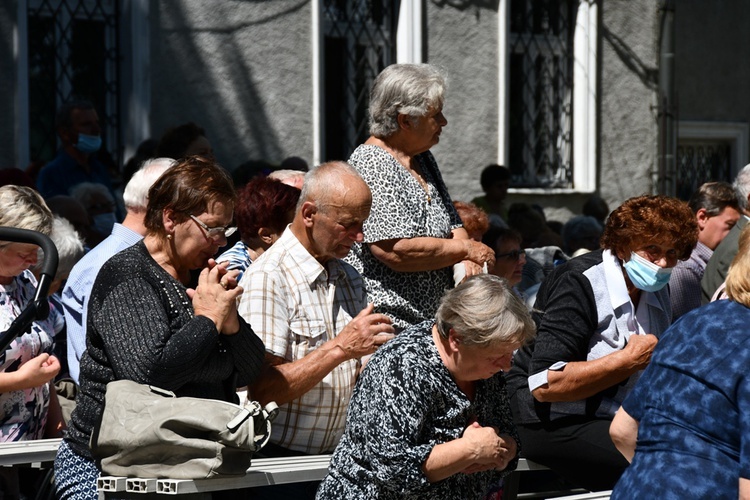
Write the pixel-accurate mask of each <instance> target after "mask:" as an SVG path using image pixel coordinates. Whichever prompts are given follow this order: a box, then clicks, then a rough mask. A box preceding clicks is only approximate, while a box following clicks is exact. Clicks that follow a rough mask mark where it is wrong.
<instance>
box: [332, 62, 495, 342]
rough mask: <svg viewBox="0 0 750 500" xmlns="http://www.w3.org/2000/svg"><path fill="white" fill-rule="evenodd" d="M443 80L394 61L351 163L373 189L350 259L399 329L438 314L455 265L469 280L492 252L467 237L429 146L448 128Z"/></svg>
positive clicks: (378, 85) (379, 82)
mask: <svg viewBox="0 0 750 500" xmlns="http://www.w3.org/2000/svg"><path fill="white" fill-rule="evenodd" d="M444 94H445V80H444V78H443V75H442V74H441V73H440V72H439V71H438V70H437V68H435V67H434V66H430V65H429V64H392V65H390V66H388V67H387V68H385V69H384V70H383V71H382V72H381V73H380V74H379V75H378V77H377V78H376V79H375V83H374V84H373V86H372V91H371V92H370V108H369V114H370V133H371V134H372V135H371V136H370V138H369V139H367V141H365V143H364V144H362V145H361V146H359V147H358V148H357V149H356V150H355V151H354V152H353V153H352V155H351V157H350V158H349V164H351V165H352V166H353V167H354V168H356V169H357V171H358V172H359V173H360V175H361V176H362V178H363V179H364V180H365V182H366V183H367V185H368V186H369V188H370V191H371V192H372V209H371V211H370V216H369V217H368V218H367V220H366V221H365V225H364V242H362V243H357V244H356V245H354V246H353V247H352V250H351V252H349V255H347V257H346V261H347V262H349V263H350V264H351V265H353V266H354V267H355V268H356V269H357V271H359V272H360V274H362V276H363V277H364V279H365V286H366V287H367V295H368V297H369V299H370V300H371V301H372V302H373V303H374V304H375V309H376V310H377V312H381V313H384V314H387V315H388V316H390V317H391V319H392V320H393V326H394V327H396V329H397V330H403V329H404V328H406V327H408V326H410V325H413V324H416V323H420V322H422V321H426V320H430V319H432V318H434V317H435V311H436V310H437V306H438V302H439V301H440V297H442V296H443V293H445V290H446V289H449V288H453V284H454V283H453V266H454V265H456V264H458V265H460V266H462V267H463V269H461V271H462V272H464V273H465V274H466V275H467V276H471V275H473V274H477V273H480V272H481V271H482V267H483V266H484V264H485V263H486V264H487V265H488V267H490V268H491V267H492V265H493V264H494V263H495V254H494V252H493V251H492V249H490V248H489V247H487V246H486V245H484V244H482V243H480V242H478V241H474V240H472V239H470V238H469V234H468V233H467V232H466V230H465V229H464V228H463V227H462V223H461V219H460V218H459V216H458V214H457V212H456V209H455V208H454V207H453V203H452V201H451V198H450V195H449V194H448V189H447V188H446V186H445V183H444V182H443V177H442V175H441V174H440V170H438V166H437V162H436V161H435V158H434V157H433V156H432V153H430V148H431V147H433V146H435V145H436V144H437V143H438V141H439V140H440V133H441V131H442V129H443V127H444V126H445V125H446V124H447V123H448V122H447V120H446V119H445V116H443V100H444Z"/></svg>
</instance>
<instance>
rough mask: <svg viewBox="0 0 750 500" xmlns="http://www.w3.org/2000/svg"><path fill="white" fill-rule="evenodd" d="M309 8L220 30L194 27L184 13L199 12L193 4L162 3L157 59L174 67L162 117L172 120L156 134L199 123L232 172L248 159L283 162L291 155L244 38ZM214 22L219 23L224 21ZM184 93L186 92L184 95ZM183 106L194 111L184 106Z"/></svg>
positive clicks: (227, 24) (297, 4) (209, 26)
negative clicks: (271, 116) (272, 116)
mask: <svg viewBox="0 0 750 500" xmlns="http://www.w3.org/2000/svg"><path fill="white" fill-rule="evenodd" d="M309 2H310V0H304V1H301V2H295V3H294V4H293V5H292V6H290V7H288V8H285V9H283V10H280V11H278V12H275V13H273V14H270V15H266V16H265V17H262V18H258V19H256V20H253V21H247V22H241V23H233V22H232V21H231V20H230V21H226V22H220V21H217V25H216V26H213V25H212V22H211V20H210V19H209V20H208V21H205V20H204V21H202V22H201V23H200V25H199V26H196V25H195V24H196V22H195V19H194V18H193V19H190V18H189V17H188V15H187V12H186V7H185V5H192V6H193V7H190V8H195V7H194V6H195V4H193V3H188V4H185V3H182V2H161V3H160V8H159V10H158V14H157V15H159V16H160V19H159V20H158V21H157V25H158V26H161V29H160V33H159V35H157V36H158V37H159V38H160V40H159V42H160V43H159V44H158V45H157V44H154V46H156V47H159V49H157V50H158V51H160V52H161V54H160V55H159V56H158V57H159V58H160V59H161V60H163V61H169V62H172V63H173V65H172V66H171V67H170V69H169V70H168V73H171V74H172V75H171V76H169V77H168V81H169V82H170V86H171V88H169V89H168V90H166V91H165V92H164V93H163V94H162V96H163V98H164V99H163V101H162V106H163V108H162V112H165V113H166V114H168V116H169V121H168V122H166V123H159V124H156V126H157V128H161V129H165V128H166V127H168V126H170V125H174V124H175V123H181V122H183V121H189V120H196V121H198V122H200V124H201V126H203V127H204V128H205V129H206V134H207V137H208V139H209V140H210V141H211V143H212V145H213V146H214V151H215V154H216V157H217V159H218V160H219V162H220V163H221V164H222V165H224V166H225V167H227V168H229V169H232V168H234V166H235V165H237V164H239V163H241V162H243V161H245V160H246V159H247V158H248V157H254V158H265V159H269V160H274V159H281V158H283V157H284V156H285V155H286V154H287V153H288V152H285V151H283V150H282V147H281V145H280V141H279V137H278V134H277V132H276V129H275V127H274V125H275V126H276V127H277V126H278V123H276V124H274V123H272V121H271V120H270V119H269V110H268V109H267V102H268V96H264V95H262V94H261V93H259V91H258V86H257V84H256V82H255V81H254V79H253V74H254V73H253V71H254V70H255V69H257V68H256V67H255V66H251V65H249V64H248V62H247V59H246V58H243V57H241V55H242V54H245V53H246V52H247V50H248V46H247V44H243V43H241V42H242V40H247V39H248V37H246V36H242V35H244V33H241V32H242V31H243V30H247V29H250V28H252V27H253V26H258V25H262V24H267V23H269V22H272V21H274V20H277V19H279V18H281V17H283V16H285V15H288V14H292V13H294V12H296V11H298V10H300V9H302V8H303V7H305V5H307V4H309ZM247 3H260V2H247ZM287 3H288V2H287ZM155 10H156V9H155ZM227 17H229V16H227ZM215 18H216V19H217V20H220V19H222V18H224V16H221V15H219V16H215ZM165 21H166V22H165ZM212 46H213V47H212ZM217 60H218V61H217ZM164 71H167V70H164ZM163 75H165V76H166V73H163ZM163 80H164V81H166V80H167V79H166V78H165V79H163ZM165 84H166V83H165ZM181 88H186V89H187V90H185V91H181V90H180V89H181ZM185 103H191V105H190V106H185Z"/></svg>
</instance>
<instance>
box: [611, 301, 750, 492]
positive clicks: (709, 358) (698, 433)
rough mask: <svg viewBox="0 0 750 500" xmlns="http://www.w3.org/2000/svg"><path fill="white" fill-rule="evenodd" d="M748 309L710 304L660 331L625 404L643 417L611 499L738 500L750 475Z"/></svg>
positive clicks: (632, 413) (725, 303) (723, 303)
mask: <svg viewBox="0 0 750 500" xmlns="http://www.w3.org/2000/svg"><path fill="white" fill-rule="evenodd" d="M749 324H750V309H749V308H747V307H745V306H743V305H741V304H738V303H737V302H734V301H731V300H720V301H717V302H712V303H711V304H708V305H707V306H705V307H701V308H699V309H695V310H693V311H691V312H690V313H688V314H686V315H685V316H683V317H682V318H680V319H679V320H678V321H677V322H676V323H675V324H674V325H673V326H672V327H671V328H669V329H668V330H667V331H666V332H664V334H662V337H661V339H660V340H659V343H658V345H657V346H656V349H655V350H654V354H653V357H652V359H651V363H650V365H649V366H648V368H647V369H646V371H645V372H644V373H643V375H642V376H641V378H640V380H639V381H638V383H637V384H636V385H635V388H634V389H633V391H632V392H631V393H630V394H629V395H628V397H627V398H626V399H625V401H624V402H623V408H625V410H626V411H627V412H628V414H630V416H632V417H633V418H634V419H636V420H637V421H638V422H639V428H638V443H637V447H636V451H635V457H634V458H633V462H632V463H631V465H630V467H628V468H627V469H626V470H625V473H624V474H623V476H622V477H621V478H620V481H619V482H618V483H617V485H616V486H615V489H614V492H613V495H612V498H613V499H620V498H658V499H660V500H669V499H683V498H711V499H720V498H732V499H736V498H737V497H738V488H739V478H740V477H744V478H748V479H750V371H748V366H750V348H749V347H748V346H750V329H748V325H749Z"/></svg>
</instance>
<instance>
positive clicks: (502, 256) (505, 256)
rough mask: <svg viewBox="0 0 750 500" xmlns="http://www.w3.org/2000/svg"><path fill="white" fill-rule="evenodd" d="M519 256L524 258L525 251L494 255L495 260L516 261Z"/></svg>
mask: <svg viewBox="0 0 750 500" xmlns="http://www.w3.org/2000/svg"><path fill="white" fill-rule="evenodd" d="M521 256H523V257H526V250H513V251H511V252H507V253H496V254H495V260H500V259H505V260H512V261H517V260H518V259H520V258H521Z"/></svg>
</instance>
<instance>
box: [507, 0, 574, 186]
mask: <svg viewBox="0 0 750 500" xmlns="http://www.w3.org/2000/svg"><path fill="white" fill-rule="evenodd" d="M575 3H576V2H572V1H568V0H512V1H511V34H510V40H509V51H510V151H509V153H510V154H509V161H510V164H509V165H508V167H509V168H510V170H511V173H512V179H511V182H512V185H513V186H514V187H544V188H572V187H573V181H572V179H573V165H572V157H571V156H572V93H573V79H572V75H573V68H572V64H573V43H572V36H573V27H574V25H575V5H574V4H575Z"/></svg>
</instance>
